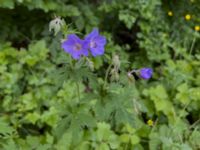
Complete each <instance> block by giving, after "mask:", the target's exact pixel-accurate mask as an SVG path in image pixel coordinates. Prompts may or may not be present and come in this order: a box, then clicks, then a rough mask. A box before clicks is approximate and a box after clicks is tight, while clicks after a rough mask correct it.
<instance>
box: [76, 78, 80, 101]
mask: <svg viewBox="0 0 200 150" xmlns="http://www.w3.org/2000/svg"><path fill="white" fill-rule="evenodd" d="M76 88H77V95H78V101H79V102H80V99H81V98H80V88H79V84H78V82H76Z"/></svg>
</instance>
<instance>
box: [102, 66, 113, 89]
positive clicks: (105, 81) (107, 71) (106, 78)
mask: <svg viewBox="0 0 200 150" xmlns="http://www.w3.org/2000/svg"><path fill="white" fill-rule="evenodd" d="M111 67H112V63H111V64H110V65H109V66H108V69H107V70H106V75H105V79H104V86H103V87H104V88H105V87H106V84H107V80H108V74H109V72H110V69H111Z"/></svg>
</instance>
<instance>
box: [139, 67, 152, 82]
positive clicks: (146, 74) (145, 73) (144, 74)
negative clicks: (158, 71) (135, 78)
mask: <svg viewBox="0 0 200 150" xmlns="http://www.w3.org/2000/svg"><path fill="white" fill-rule="evenodd" d="M139 73H140V77H141V78H143V79H145V80H146V79H149V78H151V76H152V74H153V70H152V69H151V68H142V69H140V70H139Z"/></svg>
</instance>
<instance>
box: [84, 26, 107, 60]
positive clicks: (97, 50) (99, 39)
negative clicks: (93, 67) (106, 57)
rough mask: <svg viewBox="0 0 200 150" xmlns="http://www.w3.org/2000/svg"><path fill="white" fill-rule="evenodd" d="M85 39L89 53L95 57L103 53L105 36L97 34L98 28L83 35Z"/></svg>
mask: <svg viewBox="0 0 200 150" xmlns="http://www.w3.org/2000/svg"><path fill="white" fill-rule="evenodd" d="M85 41H86V43H87V45H88V47H89V50H90V51H91V54H92V55H93V56H94V57H95V56H98V55H103V54H104V46H105V44H106V38H105V37H104V36H101V35H99V31H98V29H96V28H94V29H93V30H92V32H91V33H89V34H88V35H87V36H86V37H85Z"/></svg>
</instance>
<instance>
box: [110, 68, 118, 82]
mask: <svg viewBox="0 0 200 150" xmlns="http://www.w3.org/2000/svg"><path fill="white" fill-rule="evenodd" d="M110 74H111V80H112V81H118V80H119V73H118V70H116V69H112V70H111V72H110Z"/></svg>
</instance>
